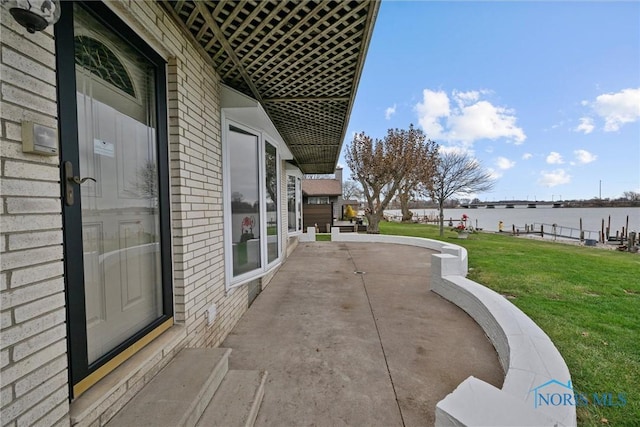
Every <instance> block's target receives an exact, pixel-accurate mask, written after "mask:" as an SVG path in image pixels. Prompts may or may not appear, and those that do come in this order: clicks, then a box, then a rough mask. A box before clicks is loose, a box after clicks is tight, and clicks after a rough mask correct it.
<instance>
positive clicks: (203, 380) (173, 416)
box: [107, 348, 231, 427]
mask: <svg viewBox="0 0 640 427" xmlns="http://www.w3.org/2000/svg"><path fill="white" fill-rule="evenodd" d="M230 353H231V349H226V348H185V349H184V350H182V351H181V352H180V353H178V355H177V356H176V357H175V358H174V359H173V360H172V361H171V362H170V363H169V364H168V365H167V366H166V367H165V368H164V369H163V370H162V371H160V372H159V373H158V374H157V375H156V376H155V378H153V379H152V380H151V381H150V382H149V383H148V384H147V385H146V386H145V387H144V388H143V389H142V390H141V391H140V392H139V393H138V394H137V395H135V396H134V397H133V399H131V400H130V401H129V403H127V405H125V407H124V408H122V410H121V411H120V412H118V414H116V416H115V417H113V419H111V421H109V423H107V426H109V427H120V426H122V427H131V426H136V427H144V426H149V427H151V426H153V427H164V426H166V427H176V426H180V427H193V426H195V425H196V422H197V421H198V419H200V417H201V416H202V413H203V412H204V410H205V409H206V408H207V405H209V403H210V402H211V398H212V397H213V395H214V393H215V392H216V390H217V389H218V387H219V386H220V383H221V382H222V380H223V379H224V377H225V375H226V374H227V371H228V370H229V354H230Z"/></svg>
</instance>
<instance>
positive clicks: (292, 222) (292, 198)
mask: <svg viewBox="0 0 640 427" xmlns="http://www.w3.org/2000/svg"><path fill="white" fill-rule="evenodd" d="M287 212H288V215H287V218H288V221H287V222H288V230H289V231H290V232H293V231H296V177H295V176H291V175H289V176H287Z"/></svg>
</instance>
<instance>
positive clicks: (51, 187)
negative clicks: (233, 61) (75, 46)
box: [0, 1, 286, 426]
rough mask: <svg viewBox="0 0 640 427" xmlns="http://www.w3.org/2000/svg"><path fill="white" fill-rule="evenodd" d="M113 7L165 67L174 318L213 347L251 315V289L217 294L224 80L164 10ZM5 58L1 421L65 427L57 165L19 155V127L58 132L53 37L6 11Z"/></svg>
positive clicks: (0, 52)
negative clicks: (34, 125) (213, 313)
mask: <svg viewBox="0 0 640 427" xmlns="http://www.w3.org/2000/svg"><path fill="white" fill-rule="evenodd" d="M109 6H110V7H111V8H112V9H113V10H114V11H115V12H116V13H117V14H118V15H120V16H121V17H122V18H123V19H124V20H125V22H127V23H128V24H129V25H130V26H132V27H133V28H134V29H136V30H137V31H138V32H139V33H140V34H141V36H142V37H143V38H144V39H145V40H147V41H148V43H149V44H150V45H151V46H152V47H154V48H155V49H156V50H157V51H158V52H159V53H161V54H162V55H163V56H165V57H166V58H167V60H168V63H169V65H168V99H169V150H170V154H169V156H170V159H169V160H170V168H171V211H172V212H171V215H172V230H171V235H172V239H173V271H174V293H175V297H174V307H175V319H176V322H178V323H182V324H183V325H184V328H185V329H186V331H187V337H186V341H187V345H188V346H192V347H194V346H203V345H207V346H216V345H218V344H219V343H220V342H221V341H222V340H223V339H224V338H225V337H226V335H227V334H228V333H229V332H230V331H231V329H232V328H233V326H235V324H236V322H237V321H238V320H239V318H240V317H241V316H242V314H243V313H244V312H245V311H246V308H247V289H246V286H241V287H239V288H236V289H234V290H233V291H230V292H228V293H227V292H225V286H224V256H223V215H222V212H223V209H222V143H221V130H220V108H219V93H220V81H219V77H218V76H217V75H216V73H215V72H214V71H213V69H212V68H211V67H210V66H209V64H208V63H207V61H206V60H204V59H203V58H202V57H201V56H200V53H199V52H198V50H197V49H196V47H195V46H194V45H192V44H191V42H190V41H189V40H187V39H186V38H184V37H183V36H182V35H181V33H180V31H179V30H178V28H177V27H176V26H175V24H174V23H173V21H172V20H171V18H170V17H169V16H168V15H167V14H166V13H165V11H164V9H162V7H161V6H160V5H159V4H157V3H155V2H136V1H131V2H128V1H121V2H112V3H109ZM0 57H1V65H2V69H1V73H2V82H1V100H2V107H1V113H0V131H1V141H0V144H1V149H2V159H1V163H0V173H1V178H2V183H1V185H2V187H1V188H2V192H1V202H2V203H1V206H0V210H1V214H2V217H1V228H0V232H1V235H0V251H1V255H2V258H1V262H2V271H1V273H0V291H1V307H0V310H1V311H0V312H1V320H2V341H1V348H0V362H1V365H0V366H1V369H2V372H1V375H2V384H1V388H0V398H1V405H2V421H1V422H2V425H7V426H13V425H16V426H19V425H31V424H33V423H38V424H42V425H54V424H60V425H69V423H70V420H69V403H68V396H69V395H68V373H67V354H66V350H67V343H66V326H65V321H66V311H65V307H64V303H65V299H64V276H63V273H64V266H63V260H62V258H63V251H62V218H61V201H60V198H59V194H60V184H59V159H58V157H45V156H38V155H30V154H24V153H23V152H22V143H21V128H20V124H21V121H22V120H32V121H35V122H38V123H41V124H43V125H46V126H50V127H53V128H57V106H56V87H55V81H56V79H55V48H54V39H53V30H52V29H51V27H49V28H48V29H47V30H46V31H45V32H41V33H36V34H28V35H27V33H26V31H25V30H24V29H22V27H20V26H19V25H18V24H16V23H15V21H14V20H13V19H12V18H11V17H10V15H9V14H8V12H7V11H6V10H5V9H2V41H1V47H0ZM285 188H286V187H285ZM285 206H286V204H285ZM283 227H284V229H285V230H286V223H285V225H284V226H283ZM214 303H215V304H216V306H217V309H218V316H217V320H216V321H215V322H214V323H213V324H212V325H207V321H206V317H205V311H206V309H207V308H208V307H209V306H210V305H211V304H214ZM132 387H133V386H132ZM135 387H138V385H135ZM100 415H101V413H99V411H97V412H96V413H95V419H96V420H99V421H97V422H98V424H103V423H104V422H106V419H105V417H102V418H101V417H100ZM92 416H93V415H92ZM90 422H91V420H89V419H84V420H83V423H87V424H88V423H90Z"/></svg>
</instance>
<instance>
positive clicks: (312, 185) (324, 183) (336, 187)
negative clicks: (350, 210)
mask: <svg viewBox="0 0 640 427" xmlns="http://www.w3.org/2000/svg"><path fill="white" fill-rule="evenodd" d="M302 193H303V194H304V195H306V196H341V195H342V183H341V182H340V181H338V180H337V179H303V180H302Z"/></svg>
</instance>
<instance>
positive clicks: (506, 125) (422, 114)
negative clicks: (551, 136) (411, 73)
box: [415, 89, 526, 145]
mask: <svg viewBox="0 0 640 427" xmlns="http://www.w3.org/2000/svg"><path fill="white" fill-rule="evenodd" d="M488 92H489V91H487V90H481V91H469V92H458V91H454V92H453V93H452V97H453V100H454V101H455V102H456V104H457V108H453V109H452V108H451V105H450V104H451V101H450V99H449V96H448V95H447V93H446V92H444V91H437V92H435V91H431V90H429V89H425V90H424V91H423V100H422V102H419V103H418V104H416V106H415V109H416V112H417V113H418V123H419V124H420V126H422V128H423V129H424V131H425V132H426V133H427V135H428V136H429V137H430V138H432V139H443V140H445V141H449V142H459V143H462V144H464V145H472V144H473V143H474V142H475V141H477V140H480V139H491V140H495V139H499V138H506V139H509V140H511V141H513V142H514V143H516V144H522V143H523V142H524V140H525V139H526V135H525V134H524V131H523V130H522V129H521V128H519V127H518V126H516V116H515V113H514V111H513V110H510V109H507V108H504V107H499V106H495V105H493V104H491V103H490V102H489V101H486V100H481V99H480V98H481V96H482V95H483V94H486V93H488Z"/></svg>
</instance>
